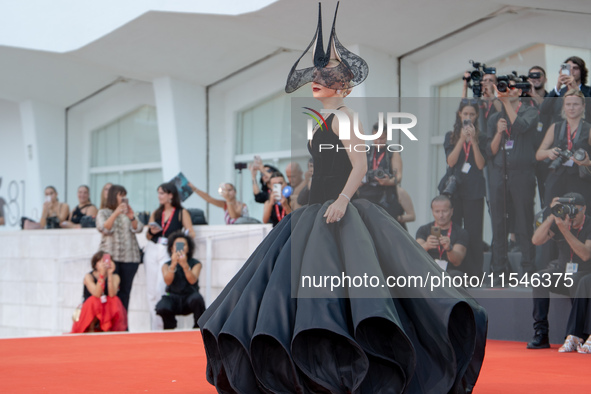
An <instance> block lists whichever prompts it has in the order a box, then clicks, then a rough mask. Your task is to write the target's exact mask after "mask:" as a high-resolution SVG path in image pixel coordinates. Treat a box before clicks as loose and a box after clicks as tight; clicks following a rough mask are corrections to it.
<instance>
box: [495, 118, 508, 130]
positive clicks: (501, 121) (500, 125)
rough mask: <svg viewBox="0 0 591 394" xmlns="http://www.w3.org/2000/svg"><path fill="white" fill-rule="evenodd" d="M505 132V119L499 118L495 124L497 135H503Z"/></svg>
mask: <svg viewBox="0 0 591 394" xmlns="http://www.w3.org/2000/svg"><path fill="white" fill-rule="evenodd" d="M506 130H507V119H505V118H501V119H499V121H498V122H497V134H501V133H504V132H505V131H506Z"/></svg>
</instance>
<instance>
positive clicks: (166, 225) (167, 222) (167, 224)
mask: <svg viewBox="0 0 591 394" xmlns="http://www.w3.org/2000/svg"><path fill="white" fill-rule="evenodd" d="M175 211H176V208H172V213H171V214H170V216H169V217H168V220H167V221H166V224H165V223H164V210H163V211H162V220H161V223H162V225H161V226H162V235H163V236H164V234H166V230H168V228H169V227H170V223H172V217H173V216H174V212H175Z"/></svg>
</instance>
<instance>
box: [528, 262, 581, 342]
mask: <svg viewBox="0 0 591 394" xmlns="http://www.w3.org/2000/svg"><path fill="white" fill-rule="evenodd" d="M564 269H565V267H564V264H558V263H557V262H553V263H552V264H551V266H550V267H548V268H546V269H544V270H541V271H539V273H540V275H542V274H545V273H549V274H550V275H552V274H553V273H560V272H562V273H564ZM590 273H591V272H589V271H581V272H577V273H575V274H573V275H572V276H571V278H572V280H573V282H572V286H570V287H568V286H566V285H567V284H570V283H568V282H565V281H564V280H560V281H559V282H558V283H556V278H557V277H556V276H552V277H551V278H550V280H551V286H549V287H545V286H541V285H540V286H538V287H534V288H533V292H532V296H533V304H534V309H533V313H532V316H533V318H534V330H535V332H536V333H538V332H539V333H541V334H544V335H548V328H549V325H548V311H549V310H550V293H555V294H562V295H566V296H569V297H571V298H572V297H574V296H575V294H576V290H577V287H578V285H579V282H580V281H581V279H582V278H583V277H585V276H586V275H589V274H590ZM541 278H542V277H541ZM562 278H564V277H562ZM562 278H561V279H562ZM542 281H543V279H542ZM567 331H568V328H567Z"/></svg>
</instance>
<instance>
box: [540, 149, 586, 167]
mask: <svg viewBox="0 0 591 394" xmlns="http://www.w3.org/2000/svg"><path fill="white" fill-rule="evenodd" d="M555 149H557V150H558V157H557V158H556V159H554V160H553V161H552V163H550V165H549V166H548V169H549V170H551V171H556V170H557V169H558V167H560V166H561V165H563V164H564V163H566V162H567V161H569V160H570V158H573V159H575V160H577V161H581V160H585V150H584V149H583V148H581V149H577V150H576V151H575V152H574V153H573V152H572V151H570V150H568V149H561V148H555Z"/></svg>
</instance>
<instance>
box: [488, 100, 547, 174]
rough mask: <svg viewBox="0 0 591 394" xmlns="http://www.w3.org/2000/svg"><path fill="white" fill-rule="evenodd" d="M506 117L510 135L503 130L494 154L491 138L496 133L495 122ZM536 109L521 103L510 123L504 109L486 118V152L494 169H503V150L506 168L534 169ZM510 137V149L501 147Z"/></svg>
mask: <svg viewBox="0 0 591 394" xmlns="http://www.w3.org/2000/svg"><path fill="white" fill-rule="evenodd" d="M503 116H504V117H505V119H507V127H508V129H510V137H507V133H506V132H503V138H502V139H501V143H500V144H499V150H498V151H497V154H496V155H493V153H492V148H491V144H492V140H493V138H494V137H495V134H496V133H497V122H498V121H499V119H501V117H503ZM539 119H540V118H539V115H538V110H537V109H536V108H535V107H532V106H529V105H525V104H524V105H521V106H520V107H519V110H518V111H517V118H516V119H515V122H514V123H513V124H511V122H510V121H509V120H508V117H507V115H506V114H505V111H502V112H497V113H496V114H494V115H492V116H491V117H490V118H489V120H488V128H487V143H486V153H487V155H488V157H489V163H492V168H494V169H496V170H502V169H503V151H504V152H505V155H506V156H507V170H521V171H527V170H531V171H533V170H534V164H535V162H536V150H535V133H536V130H537V127H538V122H539ZM508 138H510V139H511V140H512V141H513V148H512V149H503V146H504V145H505V141H506V140H507V139H508Z"/></svg>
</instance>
